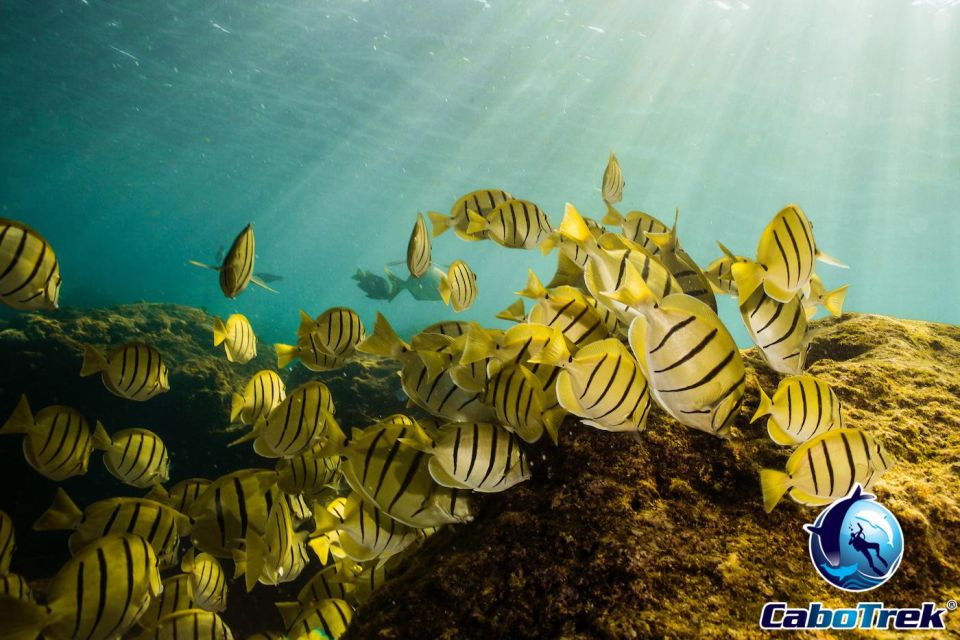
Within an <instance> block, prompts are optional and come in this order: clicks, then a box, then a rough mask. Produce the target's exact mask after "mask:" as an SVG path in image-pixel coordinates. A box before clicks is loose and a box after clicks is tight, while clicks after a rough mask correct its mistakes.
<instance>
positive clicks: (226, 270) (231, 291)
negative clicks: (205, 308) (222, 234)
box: [187, 223, 276, 300]
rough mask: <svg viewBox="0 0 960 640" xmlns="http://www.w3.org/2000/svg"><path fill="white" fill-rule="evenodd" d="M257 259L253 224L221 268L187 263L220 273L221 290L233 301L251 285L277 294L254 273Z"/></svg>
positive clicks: (244, 231) (240, 237)
mask: <svg viewBox="0 0 960 640" xmlns="http://www.w3.org/2000/svg"><path fill="white" fill-rule="evenodd" d="M256 257H257V256H256V239H255V238H254V236H253V224H252V223H251V224H248V225H247V226H246V227H244V228H243V231H241V232H240V234H239V235H238V236H237V237H236V239H235V240H234V241H233V244H232V245H230V249H229V250H228V251H227V253H226V255H224V257H223V262H222V263H221V264H220V266H219V267H217V266H214V265H209V264H204V263H202V262H197V261H196V260H188V261H187V262H188V263H189V264H192V265H193V266H195V267H202V268H204V269H210V270H211V271H218V272H220V290H221V291H223V295H225V296H227V297H228V298H230V299H231V300H233V299H234V298H236V297H237V296H238V295H240V294H241V293H243V292H244V290H246V288H247V287H248V286H249V285H250V284H255V285H257V286H258V287H260V288H262V289H266V290H267V291H270V292H272V293H276V291H275V290H274V289H272V288H270V285H268V284H267V283H266V282H264V280H263V279H262V278H261V277H260V276H258V275H256V274H255V273H254V272H253V267H254V262H255V260H256Z"/></svg>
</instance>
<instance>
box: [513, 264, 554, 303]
mask: <svg viewBox="0 0 960 640" xmlns="http://www.w3.org/2000/svg"><path fill="white" fill-rule="evenodd" d="M527 274H528V275H527V286H526V288H525V289H521V290H520V291H514V293H516V294H517V295H518V296H523V297H525V298H532V299H533V300H540V299H542V298H545V297H546V296H547V289H546V288H545V287H544V286H543V283H542V282H540V278H538V277H537V274H536V273H534V272H533V269H529V270H528V271H527Z"/></svg>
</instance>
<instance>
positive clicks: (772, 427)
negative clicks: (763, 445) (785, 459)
mask: <svg viewBox="0 0 960 640" xmlns="http://www.w3.org/2000/svg"><path fill="white" fill-rule="evenodd" d="M767 434H768V435H769V436H770V439H771V440H773V441H774V442H775V443H777V444H779V445H780V446H783V447H789V446H791V445H795V444H797V439H796V438H794V437H793V436H791V435H790V434H789V433H787V432H786V431H784V430H783V427H781V426H780V423H779V422H777V419H776V418H774V417H773V416H770V417H769V418H767Z"/></svg>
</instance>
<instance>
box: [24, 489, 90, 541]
mask: <svg viewBox="0 0 960 640" xmlns="http://www.w3.org/2000/svg"><path fill="white" fill-rule="evenodd" d="M81 520H83V512H82V511H80V508H79V507H77V505H76V504H74V502H73V500H71V499H70V496H68V495H67V492H66V491H64V490H63V489H61V488H60V487H57V492H56V493H55V494H54V496H53V504H52V505H50V508H49V509H47V510H46V511H44V512H43V515H41V516H40V517H39V518H38V519H37V521H36V522H34V523H33V530H34V531H57V530H60V529H76V528H77V526H78V525H79V524H80V521H81Z"/></svg>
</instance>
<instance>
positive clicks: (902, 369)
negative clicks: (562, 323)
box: [348, 314, 960, 639]
mask: <svg viewBox="0 0 960 640" xmlns="http://www.w3.org/2000/svg"><path fill="white" fill-rule="evenodd" d="M815 326H817V327H819V333H818V335H817V338H816V340H815V342H814V343H813V345H812V346H811V349H810V353H809V358H808V362H809V367H808V370H809V372H810V373H811V374H813V375H816V376H818V377H820V378H823V379H824V380H826V381H827V382H828V383H830V384H831V385H832V386H833V387H834V388H835V389H836V391H837V394H838V395H839V396H840V398H841V400H842V402H843V404H844V407H845V411H846V414H845V415H846V417H847V420H848V423H849V424H850V425H851V426H858V427H861V428H863V429H865V430H867V431H868V432H869V433H871V434H873V435H874V436H876V437H877V438H879V439H880V440H881V441H882V442H883V443H884V445H885V446H886V447H887V449H888V450H889V451H890V452H891V453H893V455H894V456H896V458H897V460H898V464H897V465H896V466H895V467H894V469H892V470H891V471H890V472H889V473H888V474H887V475H886V476H885V477H884V479H883V480H882V481H881V482H880V483H878V484H877V485H876V487H875V491H874V493H875V494H876V495H877V497H878V499H879V500H880V501H881V502H882V503H883V504H884V505H885V506H887V507H888V508H889V509H891V510H892V511H893V513H894V514H895V515H896V516H897V518H898V519H899V521H900V523H901V526H902V527H903V532H904V537H905V540H906V550H905V553H904V558H903V561H902V564H901V568H900V570H899V572H898V573H897V575H896V576H895V577H894V578H893V579H892V580H890V582H888V583H887V584H885V585H883V586H881V587H879V588H878V589H876V590H875V591H872V592H870V594H869V596H868V599H869V600H872V601H883V602H885V603H886V604H887V605H889V606H918V605H919V603H921V602H924V601H934V602H936V603H938V605H939V606H943V605H944V604H945V603H946V602H947V601H948V600H950V599H954V600H955V599H957V598H958V597H960V561H958V559H957V555H956V550H957V549H960V506H958V504H957V500H958V498H960V327H955V326H947V325H940V324H932V323H925V322H913V321H904V320H894V319H890V318H885V317H879V316H871V315H857V314H848V315H845V316H844V317H843V318H842V319H840V320H825V321H822V322H819V323H816V324H815ZM744 356H745V361H746V363H747V366H748V391H747V393H748V395H747V399H746V405H745V407H744V410H743V412H742V414H741V416H740V419H739V420H738V421H737V424H736V428H735V429H734V432H733V433H732V435H731V437H730V438H729V439H727V440H719V439H717V438H714V437H712V436H709V435H705V434H700V433H698V432H695V431H692V430H689V429H686V428H684V427H681V426H679V425H678V424H677V423H675V422H673V421H672V420H671V419H669V418H667V417H665V416H664V414H663V413H662V412H659V411H658V412H655V413H654V414H653V415H652V416H651V419H650V421H649V424H648V427H647V430H646V431H645V432H644V433H643V434H642V435H641V437H640V438H639V441H635V440H634V439H632V438H631V437H630V436H626V435H623V434H611V433H603V432H600V431H597V430H594V429H591V428H588V427H585V426H582V425H580V424H579V423H577V422H576V421H575V420H573V419H568V421H567V423H566V424H565V425H564V428H563V430H562V432H561V436H560V437H561V446H560V447H559V448H553V447H550V446H543V447H541V448H540V450H539V452H538V453H539V455H538V456H537V457H536V458H535V459H536V460H537V462H538V464H537V465H536V467H535V470H534V478H533V479H532V480H531V481H530V482H527V483H524V484H522V485H519V486H517V487H515V488H514V489H512V490H511V491H508V492H506V493H503V494H495V495H491V496H488V497H486V498H485V499H483V500H482V501H481V502H480V509H479V513H478V516H477V518H476V520H475V521H474V522H473V523H471V524H469V525H465V526H459V527H456V528H450V529H447V530H445V531H442V532H441V533H439V534H437V535H435V536H433V537H432V538H430V539H429V540H428V541H427V543H426V545H425V546H424V548H423V549H422V550H421V551H420V552H419V553H418V554H417V555H416V556H414V557H413V558H412V559H411V560H410V561H409V563H408V564H407V566H406V567H405V570H404V571H402V572H401V574H400V575H399V577H398V578H396V579H395V580H393V581H391V582H389V583H388V584H387V586H386V587H385V588H384V590H383V591H381V592H378V593H376V594H375V595H374V597H373V599H372V600H371V601H370V602H368V603H367V604H366V605H365V606H364V607H363V608H361V610H360V611H359V612H358V614H357V616H356V618H355V622H354V624H353V626H352V627H351V629H350V630H349V632H348V635H349V637H351V638H415V637H417V638H502V637H513V638H517V637H527V638H567V639H573V638H642V637H737V638H747V637H756V636H759V635H760V630H759V628H758V621H759V617H760V608H761V607H762V605H763V603H764V602H766V601H770V600H780V601H785V602H788V603H791V604H793V605H801V606H805V605H806V603H808V602H811V601H821V602H824V603H825V604H826V605H827V606H850V605H851V604H852V605H855V604H856V602H858V601H859V600H861V599H863V598H858V597H857V596H856V595H855V594H846V593H844V592H842V591H838V590H836V589H833V588H832V587H830V586H829V585H827V584H826V583H825V582H824V581H823V580H822V579H821V578H820V577H819V576H817V574H816V573H815V571H814V569H813V567H812V565H811V563H810V559H809V556H808V553H807V534H806V533H805V532H804V531H803V529H802V526H803V524H805V523H807V522H812V521H813V519H814V517H815V516H816V514H817V512H818V511H817V510H816V509H810V508H805V507H801V506H799V505H796V504H794V503H792V502H791V501H790V500H789V499H787V500H785V501H784V502H782V503H781V504H780V505H778V506H777V508H776V509H775V510H774V511H773V512H772V513H770V514H766V513H764V510H763V506H762V503H761V498H760V486H759V482H758V471H759V469H760V468H761V467H773V468H782V467H783V465H784V463H785V461H786V458H787V457H788V452H787V450H785V449H783V448H780V447H778V446H776V445H774V444H773V443H772V442H771V441H770V440H769V438H768V437H767V435H766V432H765V428H764V427H763V426H762V421H759V422H757V423H756V424H754V425H750V424H749V419H750V417H751V416H752V415H753V412H754V411H755V409H756V407H757V403H758V393H757V386H758V385H762V386H763V388H764V390H766V391H767V392H768V393H769V392H772V391H773V390H774V389H775V388H776V385H777V382H778V378H777V377H776V375H775V374H773V373H772V372H771V371H770V370H769V369H768V368H767V367H766V366H764V364H763V362H762V360H761V358H760V355H759V353H758V352H757V350H756V349H751V350H746V351H744ZM947 621H948V627H949V628H950V629H952V633H953V634H957V633H958V631H957V630H958V629H960V615H958V614H954V615H953V617H951V616H950V615H948V616H947Z"/></svg>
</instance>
